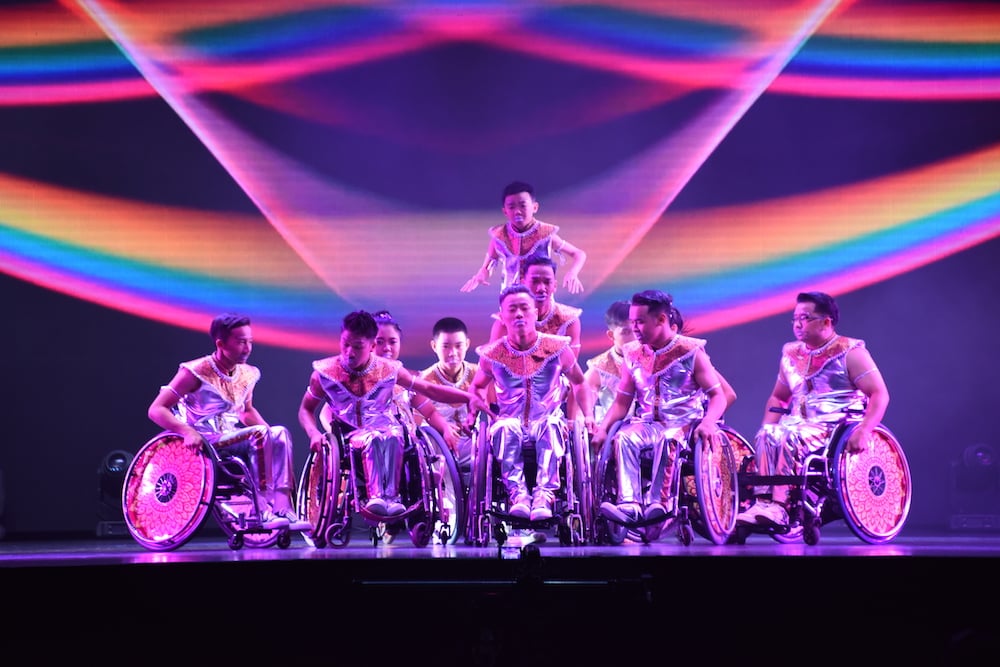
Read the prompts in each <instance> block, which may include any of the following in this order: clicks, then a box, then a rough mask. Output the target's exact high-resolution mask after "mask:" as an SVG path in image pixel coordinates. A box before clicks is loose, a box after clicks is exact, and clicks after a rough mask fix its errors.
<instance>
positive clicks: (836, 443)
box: [733, 412, 913, 545]
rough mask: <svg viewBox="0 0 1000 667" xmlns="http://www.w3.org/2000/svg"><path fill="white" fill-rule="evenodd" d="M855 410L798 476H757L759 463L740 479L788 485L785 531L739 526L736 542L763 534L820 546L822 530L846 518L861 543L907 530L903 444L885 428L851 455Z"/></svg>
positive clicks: (907, 478)
mask: <svg viewBox="0 0 1000 667" xmlns="http://www.w3.org/2000/svg"><path fill="white" fill-rule="evenodd" d="M860 419H861V417H860V414H859V413H856V412H852V413H850V414H849V415H848V417H847V418H846V419H845V420H843V421H842V422H840V423H839V424H838V425H837V427H836V428H835V429H834V430H833V432H832V433H831V435H830V437H829V438H828V439H827V442H826V443H825V444H824V445H823V447H822V448H821V449H820V450H818V451H816V452H814V453H812V454H808V455H807V456H806V457H805V458H804V459H803V461H802V464H801V473H800V474H798V475H758V474H756V464H754V465H753V466H751V470H750V471H749V472H747V473H743V474H741V475H740V483H741V484H745V485H746V486H748V487H750V488H752V487H754V486H771V485H782V484H787V485H789V494H788V505H789V507H788V518H789V525H788V527H787V529H782V528H779V527H775V526H756V525H753V526H751V525H745V524H738V525H737V530H736V532H735V533H734V536H733V540H734V541H735V542H736V543H738V544H743V543H745V542H746V539H747V537H748V536H749V535H751V534H754V533H764V534H767V535H770V536H771V537H772V538H774V539H775V540H776V541H778V542H782V543H792V542H798V541H804V542H805V543H806V544H809V545H814V544H817V543H818V542H819V539H820V529H821V528H822V526H824V525H826V524H828V523H831V522H833V521H838V520H841V519H843V520H844V522H845V523H846V524H847V526H848V528H849V529H850V530H851V532H852V533H854V535H855V536H857V537H858V538H859V539H860V540H861V541H863V542H866V543H868V544H884V543H886V542H889V541H891V540H892V539H894V538H895V537H896V536H897V535H898V534H899V532H900V531H901V530H902V529H903V526H904V525H905V523H906V518H907V516H908V515H909V511H910V501H911V499H912V495H913V487H912V480H911V477H910V468H909V464H908V462H907V460H906V455H905V453H904V451H903V448H902V445H901V444H900V442H899V440H898V439H897V438H896V436H895V435H894V434H893V433H892V431H890V430H889V428H888V427H886V426H885V425H884V424H879V425H878V426H876V427H875V429H874V430H873V431H872V440H871V442H869V443H868V446H867V447H866V449H865V451H864V452H861V453H860V454H853V453H851V452H849V451H847V440H848V438H849V437H850V435H851V432H852V431H853V430H854V429H855V428H856V427H857V425H858V423H859V422H860Z"/></svg>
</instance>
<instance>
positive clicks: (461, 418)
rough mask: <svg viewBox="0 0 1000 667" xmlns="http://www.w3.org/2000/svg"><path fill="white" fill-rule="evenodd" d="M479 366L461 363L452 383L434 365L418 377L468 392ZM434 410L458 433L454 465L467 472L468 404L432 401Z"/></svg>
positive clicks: (469, 454)
mask: <svg viewBox="0 0 1000 667" xmlns="http://www.w3.org/2000/svg"><path fill="white" fill-rule="evenodd" d="M478 368H479V366H478V365H477V364H472V363H469V362H467V361H463V362H462V370H461V371H460V372H459V374H458V380H457V381H456V382H452V381H451V380H449V379H448V378H447V377H446V376H445V374H444V373H443V372H442V371H441V368H440V365H439V364H434V365H433V366H430V367H429V368H425V369H424V370H423V372H422V373H421V374H420V377H421V378H422V379H424V380H426V381H427V382H430V383H431V384H439V385H441V386H443V387H453V388H455V389H460V390H461V391H469V385H470V384H471V383H472V378H473V376H475V374H476V370H478ZM432 403H433V405H434V408H435V409H436V410H437V411H438V413H440V415H441V416H442V417H444V418H445V420H446V421H448V422H449V423H451V424H454V425H455V426H456V428H457V430H458V432H459V433H460V436H459V439H458V446H457V448H456V451H455V464H456V465H457V466H458V469H459V470H462V471H465V470H468V469H469V468H470V467H471V465H472V435H471V434H470V433H469V404H468V403H464V402H463V403H441V402H439V401H432Z"/></svg>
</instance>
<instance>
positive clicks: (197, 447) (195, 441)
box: [184, 433, 205, 452]
mask: <svg viewBox="0 0 1000 667" xmlns="http://www.w3.org/2000/svg"><path fill="white" fill-rule="evenodd" d="M204 445H205V440H204V438H202V437H201V434H200V433H188V434H187V435H185V436H184V446H185V447H187V448H188V449H190V450H192V451H195V452H199V451H201V448H202V447H203V446H204Z"/></svg>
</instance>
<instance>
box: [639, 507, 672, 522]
mask: <svg viewBox="0 0 1000 667" xmlns="http://www.w3.org/2000/svg"><path fill="white" fill-rule="evenodd" d="M666 517H667V509H666V508H665V507H664V506H663V505H662V504H661V503H650V504H649V505H647V506H646V509H645V510H644V511H643V513H642V518H643V520H644V521H648V522H649V523H655V522H657V521H662V520H663V519H665V518H666Z"/></svg>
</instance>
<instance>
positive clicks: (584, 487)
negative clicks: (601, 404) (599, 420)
mask: <svg viewBox="0 0 1000 667" xmlns="http://www.w3.org/2000/svg"><path fill="white" fill-rule="evenodd" d="M571 427H572V430H571V431H570V453H571V454H572V463H573V495H574V500H575V501H576V504H577V506H576V514H577V515H579V520H575V518H574V519H572V520H570V521H569V522H568V524H567V525H568V527H569V530H570V535H569V543H570V544H573V545H574V546H579V545H582V544H586V543H588V542H591V541H593V537H594V532H593V526H594V489H593V484H592V481H591V471H592V470H593V468H592V464H591V462H590V434H589V433H587V429H586V428H585V427H584V425H583V422H582V421H580V420H573V422H572V424H571Z"/></svg>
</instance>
